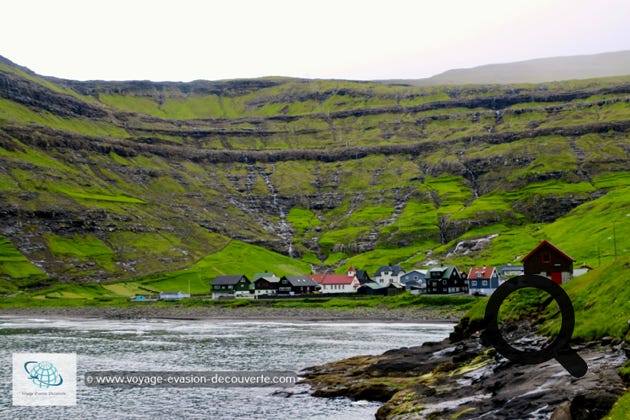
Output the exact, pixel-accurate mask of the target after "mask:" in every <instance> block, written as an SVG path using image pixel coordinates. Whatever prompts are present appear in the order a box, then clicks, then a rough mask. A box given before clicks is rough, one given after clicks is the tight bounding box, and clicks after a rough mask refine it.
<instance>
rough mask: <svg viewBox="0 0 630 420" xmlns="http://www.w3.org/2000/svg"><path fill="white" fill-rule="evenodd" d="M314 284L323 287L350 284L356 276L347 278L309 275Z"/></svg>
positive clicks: (331, 275)
mask: <svg viewBox="0 0 630 420" xmlns="http://www.w3.org/2000/svg"><path fill="white" fill-rule="evenodd" d="M310 277H311V278H312V279H313V280H314V281H315V282H317V283H318V284H321V285H322V286H323V285H332V284H344V285H346V284H352V282H353V281H354V279H356V278H357V277H356V276H351V277H349V276H348V275H346V274H311V276H310Z"/></svg>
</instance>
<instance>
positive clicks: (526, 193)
mask: <svg viewBox="0 0 630 420" xmlns="http://www.w3.org/2000/svg"><path fill="white" fill-rule="evenodd" d="M7 68H8V67H7V66H5V67H3V68H0V70H4V71H12V72H13V73H14V74H18V75H20V76H22V77H25V78H28V79H29V80H31V81H34V82H37V83H40V84H42V85H43V86H46V87H48V88H49V89H51V90H53V91H55V92H58V93H61V94H64V95H72V96H73V97H75V98H82V99H83V100H86V101H88V102H90V103H92V104H94V103H97V101H100V102H101V103H103V104H107V105H108V106H113V107H116V108H117V109H122V110H128V111H134V112H140V113H145V114H150V115H154V116H158V117H160V118H164V119H163V120H149V119H146V118H145V117H143V116H141V115H127V116H126V117H125V121H124V123H123V122H121V121H119V120H117V118H119V116H115V115H113V114H111V115H109V116H108V117H106V118H103V119H80V118H74V119H72V118H61V117H58V116H54V115H52V114H51V113H49V112H47V111H43V110H38V109H33V108H29V107H26V106H23V105H18V104H15V103H13V102H9V101H7V100H3V101H4V102H2V103H0V125H3V124H17V125H25V126H29V127H33V129H34V131H35V132H37V127H38V126H48V127H54V128H56V129H58V130H62V131H63V132H66V133H73V134H88V133H89V134H90V135H92V136H105V137H111V138H115V139H125V138H130V139H135V140H140V141H143V137H142V136H149V137H151V138H152V140H153V141H156V140H160V141H163V142H167V143H173V144H180V145H192V144H193V143H194V145H195V146H196V147H202V148H215V149H221V148H226V149H239V148H267V149H287V148H291V149H295V148H298V147H299V148H313V147H316V148H329V147H330V148H335V147H347V146H372V145H376V144H383V145H395V144H408V143H415V142H417V141H418V139H420V143H423V142H429V141H435V142H438V143H439V142H442V141H447V140H449V139H451V140H453V139H460V138H467V137H466V136H473V135H481V134H484V133H487V132H488V131H489V129H491V130H492V131H493V132H495V133H501V132H506V133H507V132H513V131H515V130H527V129H530V128H532V127H539V128H549V127H562V126H570V125H576V124H577V125H579V124H584V123H589V122H595V121H597V122H600V121H617V120H623V119H628V116H629V115H630V111H629V109H630V108H629V106H628V98H627V94H624V93H613V94H611V93H603V94H602V93H593V94H592V95H591V96H586V97H584V98H582V99H578V100H574V101H571V102H568V103H565V102H557V103H554V102H548V101H544V102H536V101H535V100H533V101H526V102H524V103H519V104H515V105H511V106H509V107H507V108H505V109H503V110H502V111H501V118H497V115H496V113H495V111H493V110H490V109H485V108H468V107H461V106H460V107H457V106H453V107H451V106H448V107H446V108H437V109H427V110H422V109H418V110H410V109H411V108H406V107H413V106H416V107H417V106H420V105H426V104H435V103H439V101H445V100H451V99H455V98H457V99H466V98H483V97H491V96H493V95H505V94H508V93H509V92H511V90H514V89H516V90H522V91H523V92H525V93H531V94H532V95H539V94H541V91H540V90H539V88H538V87H537V86H531V85H513V86H509V87H497V86H467V87H461V88H457V89H455V88H444V87H425V88H417V87H409V86H383V85H380V84H374V83H354V82H344V81H301V80H289V81H284V82H282V83H278V84H276V85H273V86H269V87H266V88H263V89H260V90H256V91H247V92H241V93H239V92H238V91H237V90H235V91H232V92H231V93H229V94H225V95H220V96H217V95H209V96H208V95H206V96H204V95H199V94H196V93H194V92H192V93H190V94H188V93H186V94H184V93H183V92H182V91H180V90H178V89H176V88H173V87H171V88H168V89H165V90H161V91H160V92H159V94H158V93H157V91H154V92H152V91H144V92H137V93H133V92H132V91H131V90H129V91H127V92H126V93H125V94H120V93H112V92H113V91H110V92H107V93H106V92H101V93H99V94H97V95H95V96H94V97H92V96H90V97H88V96H82V95H80V94H78V93H77V92H75V91H73V90H71V89H69V88H67V87H64V86H62V85H59V86H58V85H56V84H54V83H51V82H50V81H48V80H44V79H41V78H39V77H37V76H34V75H29V74H26V73H24V72H23V71H21V70H19V69H18V70H15V69H11V68H8V70H7ZM628 80H629V79H628V78H625V79H624V78H611V79H604V80H583V81H572V82H564V83H549V84H547V88H548V89H549V91H551V92H554V93H563V92H572V91H576V90H587V89H595V90H596V89H600V88H608V87H614V86H618V85H623V84H624V83H628ZM595 90H594V92H595ZM543 93H544V92H543ZM436 101H438V102H436ZM378 107H390V108H386V109H384V110H380V111H378V112H371V113H367V114H360V113H352V112H351V113H347V114H343V115H342V114H339V115H336V114H335V113H338V112H345V111H347V110H349V109H354V110H375V109H379V108H378ZM550 107H551V108H550ZM107 109H110V108H107ZM278 115H284V116H299V117H298V118H295V119H288V120H282V119H264V118H263V119H261V118H259V117H266V116H278ZM233 117H239V118H233ZM254 117H255V118H254ZM190 118H205V119H206V120H190ZM207 118H232V119H230V120H207ZM175 120H176V121H175ZM177 127H180V128H177ZM181 127H183V128H181ZM215 127H220V128H228V129H234V130H237V131H238V130H243V132H250V131H252V130H253V131H256V130H267V131H268V132H269V133H271V134H269V135H265V136H259V137H256V136H248V135H242V134H239V133H236V134H233V135H227V136H214V135H212V134H209V135H208V137H207V138H202V139H200V140H194V142H193V140H191V138H188V137H186V136H185V135H182V134H181V133H182V132H183V131H181V130H184V129H185V130H193V129H195V130H196V129H206V130H212V129H214V128H215ZM143 128H146V129H147V130H149V131H147V132H146V133H148V134H139V132H140V131H138V130H141V129H143ZM176 128H177V129H176ZM157 129H162V130H165V131H160V132H159V133H158V132H157V131H156V130H157ZM177 130H180V131H177ZM248 130H249V131H248ZM93 139H96V137H94V138H93ZM20 140H21V139H19V138H11V139H9V142H10V143H11V144H12V145H13V147H10V148H0V159H2V161H3V162H4V163H6V165H5V166H4V169H3V170H0V193H2V194H3V197H2V198H3V201H4V202H5V203H6V204H8V205H11V206H15V207H18V208H20V209H23V210H24V211H36V210H37V211H39V210H46V211H54V212H58V211H62V212H69V211H72V210H76V209H80V211H82V212H88V211H89V212H93V213H94V214H97V215H98V214H101V213H99V212H102V211H104V212H106V213H107V218H106V220H104V221H102V220H99V222H98V223H104V224H106V225H107V226H108V228H107V230H105V229H103V230H98V231H97V232H96V233H94V234H91V233H90V234H88V233H85V234H84V233H81V232H79V233H76V232H75V233H68V232H53V233H51V232H40V231H37V229H38V228H36V227H33V228H32V229H35V231H36V232H35V235H34V236H35V237H36V238H39V239H36V241H37V240H39V243H38V245H40V248H36V249H42V250H44V251H35V252H32V253H31V254H29V255H28V257H29V258H30V259H32V260H35V259H40V260H46V261H50V260H55V261H57V262H58V267H57V268H54V270H55V271H54V272H55V275H56V273H57V272H58V271H57V270H62V271H63V273H65V274H66V275H74V276H81V275H84V276H85V277H86V278H98V277H103V276H105V277H108V278H120V277H124V278H126V281H131V280H132V278H137V276H138V274H140V275H142V274H148V273H152V272H153V273H155V272H161V273H164V274H156V277H158V278H163V279H164V285H165V287H166V286H169V287H172V286H173V285H172V282H171V281H170V280H169V279H171V278H179V277H180V276H189V275H190V274H189V273H190V272H200V273H201V272H203V273H208V274H207V276H210V275H214V274H218V273H222V272H226V271H231V270H232V268H231V267H234V265H235V264H237V263H238V264H240V263H241V262H242V261H243V260H244V258H241V259H240V261H239V259H238V258H233V257H232V256H229V257H228V258H229V260H230V261H234V263H232V265H229V266H227V267H225V266H221V263H220V262H219V261H217V260H215V261H213V258H226V255H225V254H224V253H223V252H224V251H221V250H222V249H224V248H223V247H225V245H226V243H227V241H228V240H229V239H228V238H227V237H226V234H227V235H230V236H233V237H239V238H244V239H246V240H248V241H252V240H254V241H256V242H257V243H265V242H266V241H273V240H274V239H275V238H274V236H273V235H272V234H270V233H269V232H268V230H267V229H266V228H265V227H263V225H262V222H261V221H260V220H257V217H260V218H263V219H265V220H264V222H265V223H272V224H276V225H277V224H279V222H280V221H279V215H278V212H277V210H272V211H269V214H262V215H261V214H259V216H255V215H254V213H260V212H259V210H256V209H249V211H244V210H242V209H240V208H236V207H234V206H232V205H227V206H226V205H224V204H221V203H222V202H224V197H226V196H231V197H236V200H237V201H240V203H242V204H243V203H244V204H243V205H247V203H250V202H252V201H256V200H259V199H260V198H264V197H265V196H268V195H269V192H270V190H269V188H268V182H270V183H271V184H272V185H273V188H274V190H275V191H276V192H277V193H278V194H279V195H280V196H281V197H290V198H291V199H292V200H293V203H292V204H291V207H290V208H287V209H286V210H285V213H286V214H288V217H287V221H288V223H290V225H291V226H292V227H293V229H294V230H295V236H294V238H293V247H294V249H296V250H297V251H298V252H300V253H301V254H302V261H293V262H290V263H289V265H290V266H291V268H290V269H288V270H284V268H283V265H284V264H285V263H283V262H278V263H277V266H275V267H274V268H275V270H277V271H279V272H282V271H286V272H294V271H295V270H300V271H302V272H308V271H310V268H308V266H307V265H306V264H305V263H313V264H317V265H322V264H323V265H329V266H331V267H333V268H336V270H337V271H339V272H342V271H345V269H346V268H347V267H348V266H349V265H351V264H353V265H355V266H357V267H361V268H365V269H367V270H368V271H369V272H373V271H374V270H375V269H376V268H377V267H378V266H380V265H383V264H388V263H390V262H400V263H403V265H405V266H406V267H417V266H423V265H426V263H427V261H428V260H431V259H437V260H442V261H448V262H453V263H456V264H459V265H462V266H465V267H466V266H469V265H473V264H502V263H505V262H509V261H513V260H515V258H516V257H518V256H519V255H523V253H525V252H527V251H528V250H529V249H531V247H532V246H534V245H535V244H536V243H537V242H538V241H539V240H541V239H550V240H551V241H552V242H554V243H556V244H557V245H559V246H561V247H562V248H563V249H565V250H566V251H567V252H568V253H569V254H571V255H573V256H574V257H575V258H576V259H578V261H579V262H587V263H588V264H589V265H591V266H597V265H599V264H605V263H607V262H609V261H610V260H611V259H612V258H613V254H614V251H613V250H612V248H613V246H612V245H613V242H614V243H616V245H617V249H618V254H620V255H623V254H624V253H625V252H626V250H627V249H628V244H627V240H626V238H627V237H628V235H627V233H628V232H627V226H628V224H627V223H623V222H622V221H623V220H624V217H625V215H626V214H628V210H627V209H628V192H627V186H628V179H629V178H630V177H629V176H628V173H627V172H621V171H619V170H620V169H624V168H625V169H627V165H625V163H627V160H624V159H626V158H625V157H626V155H627V153H626V152H627V135H626V134H625V133H618V132H606V133H590V134H586V135H580V136H573V137H562V136H559V135H549V136H543V137H536V138H524V139H518V140H514V141H511V142H509V143H499V144H498V143H493V142H490V143H487V142H484V141H479V142H468V141H467V142H466V143H462V142H461V141H459V140H456V141H455V143H451V144H450V145H449V146H447V147H432V148H429V149H428V150H427V151H426V152H423V153H421V155H420V156H410V155H404V154H402V155H398V154H395V155H384V154H370V155H367V156H357V157H356V158H355V159H348V160H342V161H335V162H326V161H309V160H290V161H283V162H276V163H273V164H268V163H262V162H258V163H257V164H256V166H255V167H254V166H253V165H251V164H246V163H238V162H234V163H230V164H223V163H216V164H206V163H203V162H199V161H194V162H193V161H191V160H177V159H172V158H169V157H168V156H164V155H161V156H158V155H152V154H146V153H144V154H137V155H135V156H123V155H121V154H117V153H115V152H110V153H109V154H100V153H89V152H81V151H73V152H72V153H71V154H68V153H65V152H64V151H61V150H60V151H57V150H55V149H54V148H50V149H49V148H44V147H34V146H32V145H27V144H25V143H23V142H21V141H20ZM454 149H458V150H459V149H461V150H462V151H463V153H464V154H463V155H462V154H459V155H456V154H454V153H452V151H453V150H454ZM479 159H485V160H487V161H488V162H487V163H486V164H492V170H491V171H485V172H484V171H481V172H480V173H479V174H478V177H477V178H476V183H477V184H478V185H477V186H475V185H473V184H472V183H471V180H470V179H469V178H468V177H467V174H466V172H465V169H464V165H469V166H470V165H473V164H474V163H475V162H476V161H477V160H479ZM501 162H512V163H511V164H510V165H508V166H507V167H505V168H504V166H505V164H504V163H501ZM584 172H586V173H587V175H588V176H587V177H585V176H583V175H580V174H581V173H584ZM262 173H266V174H267V177H268V179H263V177H262V175H261V174H262ZM550 177H551V179H548V178H550ZM479 187H481V188H482V189H481V190H479V189H478V188H479ZM25 191H26V192H29V194H30V195H28V196H25V195H24V194H22V192H25ZM326 193H331V194H336V196H335V199H334V201H333V202H332V205H328V206H324V207H318V208H310V207H309V203H310V201H309V200H310V199H308V198H307V196H318V195H322V194H326ZM602 193H606V194H605V195H604V196H603V197H600V198H597V199H595V200H591V197H590V195H593V194H602ZM476 194H478V197H477V196H476ZM595 196H596V195H594V197H595ZM25 197H28V199H26V198H25ZM573 198H580V199H585V200H588V202H587V203H585V204H582V205H581V206H579V207H577V208H576V209H574V210H573V211H572V212H571V213H569V214H568V215H567V216H565V217H563V218H560V219H558V220H557V221H556V222H555V223H552V224H547V225H545V224H543V223H540V222H536V221H535V220H532V219H533V218H535V217H536V214H531V213H532V212H534V211H535V210H536V208H537V207H538V205H539V204H540V203H545V202H546V201H548V200H559V199H573ZM517 204H518V205H517ZM441 220H446V221H447V222H448V224H449V228H450V229H451V231H449V232H446V234H445V235H442V234H443V233H444V232H441V231H440V226H439V225H440V221H441ZM164 221H168V223H167V224H165V223H164ZM613 222H615V223H614V230H615V235H613V234H612V232H613ZM202 226H203V227H202ZM208 226H210V227H211V229H210V231H209V229H208V228H207V227H208ZM217 227H218V229H217ZM496 233H498V234H499V236H498V237H497V238H495V239H494V240H493V241H492V243H491V247H490V248H488V249H486V250H484V251H482V252H480V253H476V254H472V255H451V254H450V252H451V251H452V250H453V248H454V247H455V245H456V244H457V242H458V241H460V240H463V239H475V238H480V237H484V236H488V235H491V234H496ZM441 235H442V236H445V237H441ZM374 236H375V237H376V245H377V248H376V249H375V250H371V251H367V252H363V251H359V250H358V249H359V248H357V247H356V244H360V243H361V242H362V241H365V240H366V239H367V238H370V237H374ZM611 237H614V238H615V240H614V241H613V240H611V239H609V238H611ZM71 242H74V244H71ZM313 244H315V245H313ZM96 248H98V249H96ZM278 248H279V247H276V249H278ZM217 252H218V253H217ZM240 252H242V255H247V260H248V261H253V262H256V263H258V262H259V261H266V260H267V259H268V256H267V255H264V253H262V251H261V250H260V249H258V248H254V247H249V246H244V247H243V248H242V249H240ZM214 253H217V254H214ZM428 253H431V255H428ZM252 254H253V255H254V256H253V257H250V256H251V255H252ZM207 255H211V256H210V257H208V259H205V257H206V256H207ZM212 255H214V257H213V256H212ZM196 261H200V262H199V263H197V264H195V262H196ZM202 261H213V262H212V263H207V265H206V266H205V267H203V269H202V268H201V266H200V264H202V263H201V262H202ZM269 261H274V260H273V259H271V260H269ZM274 264H276V263H274ZM267 265H269V264H267ZM76 267H81V268H80V269H78V270H77V269H76ZM123 267H125V268H124V269H123ZM191 267H192V268H191ZM217 267H218V268H217ZM186 269H188V270H186ZM263 269H269V270H271V268H270V267H258V268H256V269H253V268H252V269H251V270H250V269H246V268H244V269H242V270H239V271H245V272H247V271H252V272H255V271H262V270H263ZM173 270H174V271H173ZM182 270H184V271H182ZM171 271H172V273H169V272H171ZM134 273H136V274H134ZM182 273H188V274H182ZM7 276H8V277H7ZM203 276H206V274H204V275H203ZM12 277H13V278H15V275H10V274H6V273H5V278H9V279H10V278H12ZM192 282H193V284H196V283H195V280H193V281H192ZM186 283H187V280H186ZM134 287H135V286H130V290H135V289H134ZM191 287H193V288H196V287H197V286H191Z"/></svg>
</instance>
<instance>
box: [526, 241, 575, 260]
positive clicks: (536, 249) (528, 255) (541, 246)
mask: <svg viewBox="0 0 630 420" xmlns="http://www.w3.org/2000/svg"><path fill="white" fill-rule="evenodd" d="M544 247H548V248H551V250H552V251H554V252H555V253H557V254H558V255H560V256H561V257H562V258H564V259H567V260H570V261H572V262H574V261H575V260H574V259H573V258H571V257H569V256H568V255H567V254H565V253H564V252H563V251H561V250H560V249H558V248H557V247H556V246H554V245H553V244H552V243H551V242H548V241H542V242H541V243H539V244H538V246H537V247H536V248H534V249H532V250H531V252H530V253H529V254H527V255H525V256H524V257H523V259H522V260H521V262H525V261H527V260H529V259H530V258H531V257H532V255H534V254H536V253H537V252H538V251H539V250H540V249H541V248H544Z"/></svg>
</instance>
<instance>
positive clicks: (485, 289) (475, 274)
mask: <svg viewBox="0 0 630 420" xmlns="http://www.w3.org/2000/svg"><path fill="white" fill-rule="evenodd" d="M500 283H501V281H500V278H499V273H498V272H497V269H496V268H495V267H486V266H483V267H473V268H471V269H470V272H469V273H468V294H469V295H474V296H490V295H491V294H492V293H493V292H494V291H495V290H497V288H498V287H499V284H500Z"/></svg>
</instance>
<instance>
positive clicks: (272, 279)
mask: <svg viewBox="0 0 630 420" xmlns="http://www.w3.org/2000/svg"><path fill="white" fill-rule="evenodd" d="M258 280H266V281H268V282H269V283H279V282H280V277H278V276H276V275H275V274H273V273H256V274H254V280H252V281H253V282H254V283H256V282H257V281H258Z"/></svg>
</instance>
